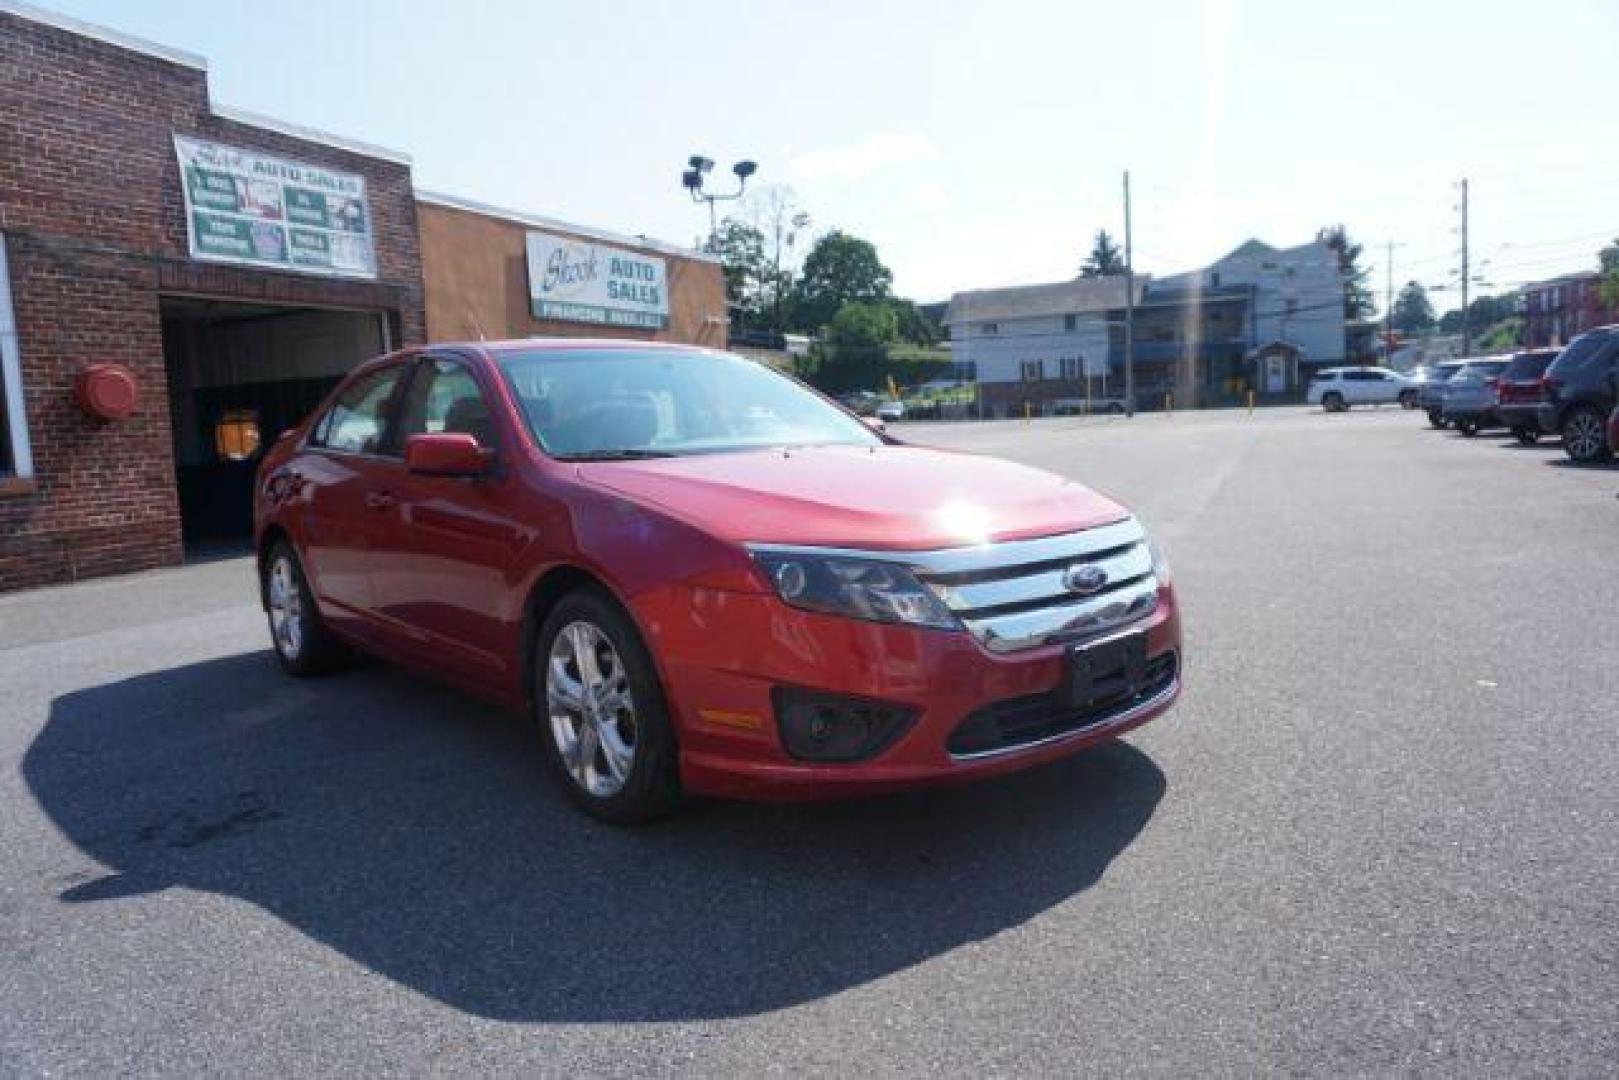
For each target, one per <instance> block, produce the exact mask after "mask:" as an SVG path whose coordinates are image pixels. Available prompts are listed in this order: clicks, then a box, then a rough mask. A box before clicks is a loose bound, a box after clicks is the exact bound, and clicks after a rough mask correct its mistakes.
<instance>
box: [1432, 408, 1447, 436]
mask: <svg viewBox="0 0 1619 1080" xmlns="http://www.w3.org/2000/svg"><path fill="white" fill-rule="evenodd" d="M1428 423H1429V425H1430V426H1432V427H1436V428H1439V429H1440V430H1441V431H1443V430H1444V429H1445V414H1444V413H1442V412H1440V411H1439V410H1438V409H1429V410H1428Z"/></svg>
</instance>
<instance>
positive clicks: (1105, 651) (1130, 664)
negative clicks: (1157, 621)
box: [1065, 633, 1147, 710]
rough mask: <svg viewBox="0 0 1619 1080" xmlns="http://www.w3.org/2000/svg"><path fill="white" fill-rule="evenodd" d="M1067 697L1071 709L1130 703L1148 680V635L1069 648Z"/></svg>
mask: <svg viewBox="0 0 1619 1080" xmlns="http://www.w3.org/2000/svg"><path fill="white" fill-rule="evenodd" d="M1067 667H1068V671H1067V677H1066V680H1065V683H1066V685H1065V689H1066V694H1065V697H1066V698H1067V700H1068V704H1069V706H1070V707H1071V708H1073V709H1076V710H1084V709H1094V708H1097V707H1099V706H1102V705H1105V704H1106V703H1108V702H1110V701H1117V700H1120V699H1128V698H1129V697H1131V696H1133V695H1134V694H1135V692H1136V691H1137V690H1139V689H1140V688H1141V686H1142V684H1143V683H1145V682H1146V680H1147V635H1146V634H1142V633H1134V634H1125V635H1123V636H1121V637H1116V638H1109V639H1108V640H1106V641H1098V642H1095V643H1093V644H1090V645H1075V646H1072V647H1070V648H1069V650H1068V658H1067Z"/></svg>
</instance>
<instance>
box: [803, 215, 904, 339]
mask: <svg viewBox="0 0 1619 1080" xmlns="http://www.w3.org/2000/svg"><path fill="white" fill-rule="evenodd" d="M893 282H894V275H893V273H892V272H890V271H889V269H888V267H886V266H884V265H883V263H882V260H881V259H879V258H878V257H877V249H876V248H875V247H873V246H872V244H871V242H870V241H869V240H862V239H860V238H859V237H858V236H851V235H850V234H848V233H846V232H844V231H842V230H841V229H833V230H832V231H831V232H829V233H827V234H826V235H824V236H822V237H821V238H820V239H818V240H816V241H815V246H814V247H812V248H810V252H809V254H808V255H806V256H805V257H804V270H803V272H802V273H801V274H800V275H799V279H798V287H797V288H796V289H795V290H794V292H795V297H796V302H795V303H794V305H793V308H794V310H793V313H792V322H793V324H794V326H796V327H797V328H799V329H803V330H808V331H810V332H812V333H813V332H816V331H818V330H820V328H821V327H823V326H826V325H827V324H828V323H830V322H831V321H832V317H833V316H834V315H836V314H837V313H838V309H839V308H841V307H843V305H844V304H846V303H848V302H850V301H851V300H853V301H861V302H866V303H870V302H872V301H878V300H886V299H888V290H889V287H890V286H891V285H892V284H893Z"/></svg>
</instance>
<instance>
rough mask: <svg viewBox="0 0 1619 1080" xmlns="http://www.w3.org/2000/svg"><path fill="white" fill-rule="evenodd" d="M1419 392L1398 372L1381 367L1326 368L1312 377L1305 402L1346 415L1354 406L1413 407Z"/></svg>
mask: <svg viewBox="0 0 1619 1080" xmlns="http://www.w3.org/2000/svg"><path fill="white" fill-rule="evenodd" d="M1416 394H1417V390H1416V387H1414V386H1413V385H1412V384H1411V382H1410V381H1409V380H1408V379H1407V378H1406V377H1405V376H1404V375H1401V374H1400V373H1399V372H1397V371H1390V370H1389V369H1388V368H1380V367H1346V368H1325V369H1323V370H1321V371H1318V372H1316V373H1315V374H1314V375H1312V376H1310V386H1309V389H1308V390H1307V391H1305V398H1304V399H1305V401H1307V402H1309V403H1310V404H1311V405H1320V406H1321V407H1322V408H1323V409H1326V410H1327V411H1328V412H1343V411H1344V410H1345V409H1347V408H1349V407H1350V406H1351V405H1392V404H1394V403H1396V402H1398V403H1399V404H1401V405H1405V406H1406V407H1407V408H1410V402H1413V401H1415V400H1416Z"/></svg>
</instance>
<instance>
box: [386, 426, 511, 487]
mask: <svg viewBox="0 0 1619 1080" xmlns="http://www.w3.org/2000/svg"><path fill="white" fill-rule="evenodd" d="M493 456H494V455H493V454H492V453H491V452H490V451H488V450H485V449H484V448H483V447H481V446H479V445H478V440H477V439H475V438H473V437H472V436H471V435H468V434H467V433H466V432H464V431H440V432H430V433H428V434H426V435H412V436H411V437H410V438H408V439H406V440H405V468H406V469H407V470H409V471H410V472H413V473H422V474H423V475H426V476H482V475H483V474H485V473H487V472H488V471H489V464H490V461H491V459H492V458H493Z"/></svg>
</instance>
